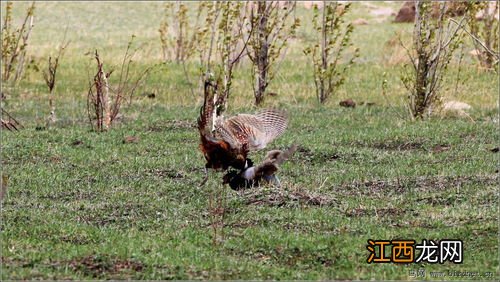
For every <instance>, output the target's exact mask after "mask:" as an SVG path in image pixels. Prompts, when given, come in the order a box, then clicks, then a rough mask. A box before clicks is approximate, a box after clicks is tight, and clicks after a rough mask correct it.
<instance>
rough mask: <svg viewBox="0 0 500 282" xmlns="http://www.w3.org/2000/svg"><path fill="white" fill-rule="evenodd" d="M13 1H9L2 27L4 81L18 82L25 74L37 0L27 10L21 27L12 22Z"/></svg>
mask: <svg viewBox="0 0 500 282" xmlns="http://www.w3.org/2000/svg"><path fill="white" fill-rule="evenodd" d="M12 8H13V3H12V2H7V4H6V8H5V16H4V22H3V27H2V65H3V70H2V82H4V83H5V82H8V81H11V82H14V83H16V82H17V81H19V79H20V78H21V77H22V75H23V71H24V66H25V61H26V51H27V49H28V42H29V37H30V34H31V30H32V28H33V20H34V13H35V2H32V4H31V6H29V7H28V9H27V10H26V16H25V18H24V21H23V23H22V24H21V26H20V27H19V28H16V27H14V26H13V22H12Z"/></svg>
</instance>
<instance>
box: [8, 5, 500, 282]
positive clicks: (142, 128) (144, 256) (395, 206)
mask: <svg viewBox="0 0 500 282" xmlns="http://www.w3.org/2000/svg"><path fill="white" fill-rule="evenodd" d="M3 5H4V4H3V3H2V8H3V7H4V6H3ZM17 5H18V6H22V5H27V4H26V3H23V4H16V5H15V6H16V7H17ZM37 5H38V7H37V13H39V16H38V24H37V26H36V28H35V29H34V30H33V38H32V39H33V41H32V46H31V49H30V50H31V51H30V53H31V54H32V55H33V56H34V57H35V58H39V59H41V58H45V57H46V56H47V55H48V54H50V53H51V52H54V50H55V46H57V44H59V42H60V40H61V39H62V34H63V32H64V28H65V26H66V25H68V26H69V27H68V29H69V32H68V36H69V39H70V40H71V41H72V43H71V45H70V49H69V50H68V53H67V54H66V57H64V58H63V64H62V66H61V69H60V75H61V77H60V80H59V84H58V85H57V93H58V100H57V103H58V104H57V105H58V117H59V121H58V123H57V125H56V126H54V127H52V128H49V129H46V128H43V125H44V119H45V118H46V116H47V110H48V108H47V106H46V104H47V90H46V87H45V86H44V83H43V80H42V76H41V74H40V73H37V72H34V71H30V72H28V73H27V76H26V78H25V79H24V80H23V81H22V82H21V83H20V85H19V86H17V87H15V88H8V89H7V90H8V97H7V100H6V101H5V102H4V105H3V106H5V107H6V109H8V110H9V111H10V112H11V113H12V114H13V115H14V116H15V117H16V118H18V119H19V120H20V121H21V123H22V124H23V125H24V127H25V128H24V129H22V130H21V131H19V132H17V133H12V132H5V131H2V136H1V148H2V156H1V157H2V172H3V173H5V174H7V175H9V177H10V179H9V190H8V195H7V197H6V198H5V199H4V201H3V203H2V210H1V211H2V223H1V228H2V233H1V236H2V237H1V239H2V246H1V252H2V273H1V278H2V280H5V279H60V280H63V279H79V280H81V279H87V280H88V279H153V280H154V279H259V280H260V279H296V280H305V279H372V278H374V279H377V280H381V279H392V280H407V279H410V277H409V270H416V269H419V268H421V267H425V270H426V272H427V276H426V278H425V279H433V278H432V277H430V271H446V272H447V271H452V270H455V271H461V272H463V271H479V272H481V273H485V272H488V271H489V272H493V273H494V276H493V277H490V278H489V279H498V277H499V275H500V273H499V261H498V256H497V254H498V251H497V250H498V214H499V210H498V204H499V203H498V153H493V152H492V151H491V149H493V148H495V147H498V139H499V137H500V136H499V134H498V130H497V129H498V113H497V109H496V108H497V105H498V96H497V94H496V93H498V89H499V88H498V84H497V83H496V81H497V80H498V78H497V76H496V75H495V74H492V73H487V72H484V71H480V70H478V68H477V66H476V63H475V62H474V61H473V59H472V58H470V57H467V56H468V55H466V59H465V62H466V65H462V70H461V77H462V82H461V83H459V85H458V88H457V89H458V91H457V92H455V80H454V79H455V77H456V73H457V71H458V66H457V65H456V64H453V65H452V66H451V67H450V73H449V75H448V76H447V77H446V79H445V85H444V89H443V90H444V95H445V98H447V99H457V100H460V101H464V102H467V103H469V104H471V105H472V106H473V110H472V111H471V113H470V114H471V117H472V119H473V120H474V121H473V122H472V121H471V120H470V119H465V118H453V117H443V118H440V117H435V118H432V119H429V120H426V121H423V122H412V121H410V120H409V119H407V118H406V116H405V113H404V110H403V107H402V101H403V100H402V99H403V98H404V96H405V94H406V93H405V89H404V87H402V85H401V83H400V81H399V73H400V71H401V68H402V66H401V65H399V64H398V65H388V64H386V63H385V59H384V58H385V57H384V56H385V54H387V52H388V51H384V50H385V49H384V43H385V42H387V41H388V40H389V39H391V38H392V37H393V36H394V32H395V31H398V30H402V31H406V32H408V31H410V30H411V25H396V24H391V23H390V22H388V21H385V22H382V23H373V24H371V25H368V26H359V27H357V29H356V31H355V33H354V35H353V38H354V44H355V45H356V46H359V47H360V49H361V58H360V60H359V62H358V64H357V65H355V66H354V67H353V68H352V69H351V71H350V73H349V77H348V78H347V81H346V84H345V85H344V86H343V87H341V88H340V90H339V93H337V95H336V96H334V97H332V99H331V100H330V101H329V103H327V105H325V106H321V107H319V106H318V105H317V103H316V101H315V97H314V86H313V83H312V81H311V73H310V69H311V66H310V63H309V60H308V58H305V57H304V56H303V55H301V52H302V51H301V48H303V46H304V42H303V41H304V40H307V38H308V36H310V33H311V31H310V27H308V26H307V18H308V17H309V16H310V15H308V14H307V13H308V11H306V10H300V11H299V15H300V16H301V17H303V18H304V19H305V20H303V26H302V29H301V31H300V32H299V33H298V34H299V38H298V39H297V40H295V41H294V42H292V44H291V47H290V50H289V56H288V57H287V60H286V61H284V63H283V66H282V69H281V70H282V72H281V74H280V75H278V76H277V78H276V80H275V81H274V82H273V83H272V84H271V91H275V92H277V93H278V96H277V97H273V98H270V99H268V100H266V106H278V107H281V108H285V109H287V110H288V111H289V112H290V113H291V122H290V126H289V129H288V130H287V132H286V133H285V135H284V136H283V137H281V138H279V139H278V140H276V141H275V142H273V143H272V144H271V146H270V147H269V148H271V149H273V148H285V147H287V146H289V145H290V144H292V143H297V144H299V146H300V147H299V148H300V149H299V151H298V152H297V153H296V154H295V155H294V157H293V158H292V159H291V160H290V161H289V162H287V163H285V164H284V165H283V167H282V170H281V171H280V172H279V177H280V179H281V181H282V184H283V187H282V188H280V189H278V188H273V187H261V188H258V189H252V190H247V191H242V192H235V191H232V190H230V189H229V188H228V187H224V188H222V186H221V185H220V184H219V182H220V176H221V174H216V173H212V174H211V177H210V180H209V182H208V183H207V184H206V185H205V186H204V187H199V186H198V184H199V183H200V181H201V179H202V177H203V172H202V169H201V168H202V167H203V165H204V160H203V157H202V155H201V153H200V152H199V151H198V133H197V131H196V129H195V128H193V126H194V124H195V120H196V117H197V115H198V107H199V105H200V97H194V98H193V97H191V96H190V94H189V89H188V87H187V84H186V81H185V78H184V76H183V72H182V69H181V68H180V67H178V66H175V65H167V66H165V67H163V68H161V69H159V70H157V71H156V72H155V73H154V74H153V75H152V76H151V77H150V78H149V79H148V81H147V83H146V85H145V86H144V87H141V89H139V95H138V97H137V99H136V100H135V101H134V103H133V104H132V105H131V106H130V107H125V108H124V109H123V115H124V117H123V119H122V121H121V122H119V123H117V124H116V125H115V127H114V128H113V129H112V130H110V131H109V132H106V133H101V134H99V133H95V132H92V131H90V126H89V125H88V121H87V116H86V108H85V105H86V101H85V97H86V96H85V95H86V91H87V85H88V83H87V64H88V63H89V61H90V60H89V58H88V56H85V55H84V53H85V52H87V51H88V50H91V49H93V48H99V49H100V50H103V53H102V55H103V57H104V58H105V61H108V62H110V63H111V64H115V65H116V64H118V63H119V60H120V59H121V56H122V55H123V52H124V50H125V47H126V44H127V41H128V39H129V36H130V35H131V34H132V33H134V34H135V35H137V40H138V41H139V42H141V43H142V42H143V43H146V47H145V48H143V49H142V50H141V51H140V52H139V53H138V60H137V63H138V64H139V66H140V67H144V66H148V65H151V64H153V63H157V61H158V59H159V57H160V55H159V43H158V42H159V39H158V34H157V31H156V30H157V28H158V19H159V18H160V17H161V11H160V9H159V7H161V4H160V3H157V2H150V3H125V4H122V3H96V2H94V3H62V2H47V3H37ZM380 5H384V6H387V5H389V6H391V7H397V6H398V5H399V4H397V3H391V4H388V3H383V4H380ZM20 12H21V10H20V9H19V10H16V13H20ZM367 12H368V10H367V8H366V7H365V6H363V4H362V3H358V4H356V5H355V9H354V13H358V14H356V15H352V18H357V17H359V15H364V14H363V13H367ZM360 13H361V14H360ZM61 15H65V16H66V17H67V20H65V19H66V18H62V17H58V18H62V20H57V21H56V20H54V19H55V16H61ZM366 18H368V19H369V20H370V21H371V20H372V18H371V17H370V16H369V15H366ZM406 36H408V34H406ZM467 48H469V47H467ZM467 48H466V51H467V50H468V49H467ZM148 52H149V53H148ZM148 54H149V55H148ZM92 63H93V62H92ZM190 70H191V71H192V72H193V73H194V67H193V68H192V69H190ZM384 72H385V73H387V74H386V77H387V79H388V81H389V89H388V91H389V94H390V95H389V97H388V99H387V100H386V99H383V98H382V97H381V80H382V79H383V77H384V76H383V73H384ZM236 75H237V77H236V80H235V88H234V92H233V93H234V94H233V96H232V97H231V101H230V108H229V111H230V112H231V113H237V112H251V111H253V110H254V109H253V106H252V102H253V101H252V100H251V96H252V94H251V92H250V91H249V89H251V84H250V83H251V80H250V78H249V69H248V65H247V64H243V66H242V67H241V68H240V69H238V70H237V73H236ZM494 81H495V83H493V82H494ZM148 91H154V92H155V93H156V98H155V99H148V98H146V97H144V96H143V95H142V93H143V92H148ZM348 97H349V98H353V99H354V100H355V101H358V102H359V101H366V102H375V103H376V104H375V105H374V106H371V107H368V106H358V107H356V108H355V109H345V108H341V107H338V106H337V104H338V102H339V101H340V100H342V99H344V98H348ZM37 126H42V127H39V128H38V129H37V128H36V127H37ZM130 135H132V136H137V137H138V138H139V140H138V141H137V142H136V143H127V144H124V143H123V142H122V141H123V139H124V137H125V136H130ZM76 141H79V142H76ZM264 154H265V152H259V153H257V154H256V155H255V156H254V158H255V159H256V160H259V159H261V158H262V157H263V156H264ZM214 189H223V191H224V195H225V197H226V204H225V208H226V209H225V211H226V212H225V218H224V228H223V231H224V239H223V240H222V241H221V242H219V244H218V245H213V232H212V228H211V219H210V213H209V210H208V202H209V198H210V194H211V192H212V191H213V190H214ZM401 238H402V239H414V240H416V241H417V242H420V241H421V240H422V239H434V240H439V239H448V238H452V239H454V238H456V239H461V240H463V242H464V256H463V257H464V262H463V264H460V265H455V264H452V263H445V264H444V265H439V264H437V265H431V264H414V265H395V264H367V263H366V259H367V258H368V255H369V253H368V251H367V250H366V248H365V246H366V244H367V240H368V239H374V240H382V239H386V240H391V239H401ZM444 279H452V280H453V279H454V280H457V279H458V278H453V277H444ZM462 279H463V278H462ZM483 279H487V278H486V277H483Z"/></svg>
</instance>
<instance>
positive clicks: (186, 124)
mask: <svg viewBox="0 0 500 282" xmlns="http://www.w3.org/2000/svg"><path fill="white" fill-rule="evenodd" d="M193 128H196V123H195V122H194V121H192V120H167V121H164V122H156V123H155V124H154V125H151V126H149V127H147V130H148V131H153V132H162V131H169V130H185V129H189V130H191V129H193Z"/></svg>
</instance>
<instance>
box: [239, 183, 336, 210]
mask: <svg viewBox="0 0 500 282" xmlns="http://www.w3.org/2000/svg"><path fill="white" fill-rule="evenodd" d="M240 196H242V197H244V199H245V200H244V202H245V204H246V205H263V206H272V207H283V206H294V205H306V206H331V205H336V204H337V200H336V199H335V198H332V197H329V196H327V195H319V194H315V193H312V192H309V191H306V190H298V189H296V190H293V191H291V190H284V189H283V188H276V187H268V188H267V189H266V190H264V189H248V190H243V191H242V192H240Z"/></svg>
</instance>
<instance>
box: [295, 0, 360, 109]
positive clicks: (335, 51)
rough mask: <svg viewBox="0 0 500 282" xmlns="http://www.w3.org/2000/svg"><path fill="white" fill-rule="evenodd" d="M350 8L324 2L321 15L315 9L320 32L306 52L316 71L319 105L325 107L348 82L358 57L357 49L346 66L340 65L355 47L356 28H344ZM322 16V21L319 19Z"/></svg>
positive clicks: (347, 5) (350, 26)
mask: <svg viewBox="0 0 500 282" xmlns="http://www.w3.org/2000/svg"><path fill="white" fill-rule="evenodd" d="M350 6H351V4H345V5H344V4H339V3H338V2H326V1H323V8H322V11H321V14H320V12H319V8H318V6H317V5H315V6H314V17H313V26H314V29H315V30H316V31H317V32H318V34H319V36H318V41H316V43H314V45H313V46H310V47H308V48H306V49H305V50H304V53H305V54H306V55H311V57H312V61H313V67H314V85H315V87H316V95H317V97H318V100H319V102H320V103H324V102H325V101H326V100H327V99H328V97H330V96H331V95H332V94H333V93H334V92H335V91H336V89H337V88H338V87H339V86H341V85H342V84H343V83H344V81H345V76H346V72H347V69H348V68H349V67H350V66H351V65H352V64H353V63H354V60H355V59H356V58H357V57H358V55H359V50H358V49H357V48H356V49H355V51H354V54H353V56H352V57H351V58H350V59H349V60H348V61H347V63H344V64H341V63H340V62H341V59H343V58H344V57H345V55H344V52H345V51H346V50H347V47H349V46H352V44H351V43H350V41H351V33H352V31H353V29H354V28H353V25H352V24H351V23H349V24H345V19H344V18H345V15H346V13H347V12H348V11H349V8H350ZM320 16H321V19H320Z"/></svg>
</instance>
